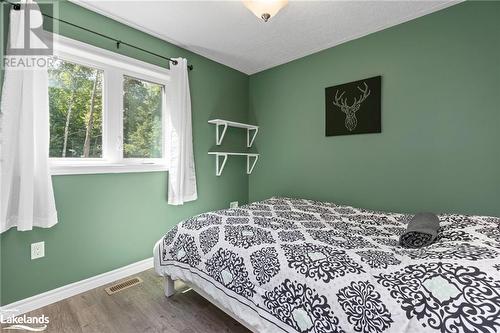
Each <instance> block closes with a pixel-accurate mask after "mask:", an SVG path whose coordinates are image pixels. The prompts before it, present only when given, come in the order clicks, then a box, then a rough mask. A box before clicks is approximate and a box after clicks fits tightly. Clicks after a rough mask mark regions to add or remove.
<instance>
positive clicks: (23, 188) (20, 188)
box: [0, 1, 57, 233]
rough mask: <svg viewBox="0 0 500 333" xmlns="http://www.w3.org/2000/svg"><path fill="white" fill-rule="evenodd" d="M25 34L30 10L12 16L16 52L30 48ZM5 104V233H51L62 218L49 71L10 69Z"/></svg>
mask: <svg viewBox="0 0 500 333" xmlns="http://www.w3.org/2000/svg"><path fill="white" fill-rule="evenodd" d="M29 2H31V1H29ZM30 14H31V17H32V20H33V19H38V20H41V19H42V16H41V13H40V12H39V11H38V12H33V11H32V12H31V13H30ZM36 16H38V17H36ZM24 31H25V26H24V10H18V11H15V10H11V12H10V27H9V43H10V45H11V46H12V47H15V48H20V47H22V46H23V45H24V42H23V39H24ZM37 43H41V41H39V40H38V39H36V38H34V39H32V40H31V47H32V48H36V47H40V48H42V47H43V46H44V45H37ZM1 98H2V100H1V110H0V111H1V118H0V122H1V126H0V140H1V141H0V153H1V163H0V168H1V178H0V180H1V182H0V187H1V198H0V233H1V232H4V231H6V230H7V229H10V228H12V227H17V230H31V229H32V228H33V227H43V228H48V227H51V226H53V225H54V224H56V223H57V212H56V207H55V202H54V193H53V189H52V179H51V177H50V170H49V161H48V157H49V103H48V81H47V70H46V69H45V70H42V69H36V70H34V69H22V70H21V69H12V68H10V69H9V68H6V69H5V76H4V82H3V89H2V97H1Z"/></svg>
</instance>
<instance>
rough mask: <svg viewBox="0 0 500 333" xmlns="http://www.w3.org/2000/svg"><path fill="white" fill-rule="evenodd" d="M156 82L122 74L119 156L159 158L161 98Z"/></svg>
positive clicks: (161, 147)
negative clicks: (121, 133)
mask: <svg viewBox="0 0 500 333" xmlns="http://www.w3.org/2000/svg"><path fill="white" fill-rule="evenodd" d="M162 96H163V87H162V86H161V85H159V84H155V83H151V82H147V81H143V80H140V79H136V78H132V77H128V76H126V77H125V78H124V80H123V156H124V157H125V158H161V157H162V151H163V126H162V104H163V103H162V100H163V98H162Z"/></svg>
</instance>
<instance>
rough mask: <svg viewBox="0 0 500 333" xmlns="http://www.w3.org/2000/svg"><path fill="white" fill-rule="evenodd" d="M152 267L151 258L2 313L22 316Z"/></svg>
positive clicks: (9, 306) (6, 308)
mask: <svg viewBox="0 0 500 333" xmlns="http://www.w3.org/2000/svg"><path fill="white" fill-rule="evenodd" d="M152 267H153V258H152V257H151V258H147V259H144V260H141V261H138V262H135V263H133V264H130V265H127V266H124V267H120V268H117V269H114V270H112V271H109V272H106V273H103V274H99V275H96V276H93V277H90V278H88V279H85V280H81V281H77V282H74V283H70V284H68V285H65V286H62V287H59V288H56V289H53V290H49V291H46V292H44V293H41V294H38V295H35V296H31V297H28V298H25V299H22V300H20V301H17V302H14V303H10V304H7V305H5V306H2V307H0V311H2V312H3V311H7V312H9V314H6V315H7V316H9V315H11V314H12V315H14V316H18V315H22V314H24V313H26V312H30V311H33V310H36V309H39V308H41V307H44V306H47V305H49V304H52V303H55V302H58V301H60V300H63V299H65V298H68V297H71V296H74V295H77V294H80V293H83V292H85V291H87V290H90V289H94V288H97V287H101V286H103V285H105V284H108V283H111V282H114V281H117V280H120V279H123V278H125V277H127V276H129V275H133V274H137V273H140V272H142V271H145V270H147V269H150V268H152Z"/></svg>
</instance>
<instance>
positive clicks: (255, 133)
mask: <svg viewBox="0 0 500 333" xmlns="http://www.w3.org/2000/svg"><path fill="white" fill-rule="evenodd" d="M251 131H254V132H253V135H252V138H251V139H250V132H251ZM258 131H259V128H258V127H257V128H247V147H248V148H250V147H252V145H253V142H254V141H255V137H256V136H257V132H258Z"/></svg>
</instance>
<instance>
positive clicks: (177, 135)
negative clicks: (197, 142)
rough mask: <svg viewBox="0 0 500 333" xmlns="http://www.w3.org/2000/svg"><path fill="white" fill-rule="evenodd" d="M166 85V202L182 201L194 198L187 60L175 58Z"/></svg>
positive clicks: (195, 197) (194, 184) (180, 203)
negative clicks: (167, 164)
mask: <svg viewBox="0 0 500 333" xmlns="http://www.w3.org/2000/svg"><path fill="white" fill-rule="evenodd" d="M175 60H176V61H177V65H171V66H170V73H171V80H170V84H169V85H168V87H167V102H166V103H167V115H168V120H167V133H168V134H167V151H168V158H169V166H168V203H169V204H171V205H182V204H184V202H186V201H193V200H196V199H197V198H198V193H197V190H196V172H195V167H194V155H193V134H192V126H191V95H190V93H189V78H188V68H187V60H186V59H183V58H177V59H175Z"/></svg>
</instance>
